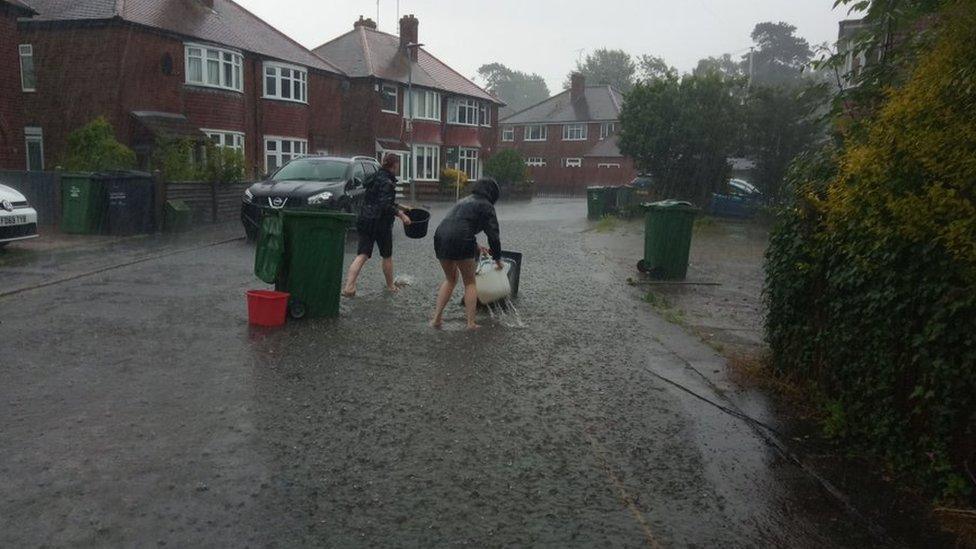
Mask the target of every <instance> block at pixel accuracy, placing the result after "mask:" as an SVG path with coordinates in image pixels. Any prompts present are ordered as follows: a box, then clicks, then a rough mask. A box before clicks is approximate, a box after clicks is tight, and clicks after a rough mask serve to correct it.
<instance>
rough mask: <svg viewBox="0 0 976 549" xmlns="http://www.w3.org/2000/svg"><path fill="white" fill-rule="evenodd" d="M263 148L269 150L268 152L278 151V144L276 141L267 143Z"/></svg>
mask: <svg viewBox="0 0 976 549" xmlns="http://www.w3.org/2000/svg"><path fill="white" fill-rule="evenodd" d="M265 148H266V149H267V150H269V151H276V150H278V142H277V141H268V142H267V143H266V144H265Z"/></svg>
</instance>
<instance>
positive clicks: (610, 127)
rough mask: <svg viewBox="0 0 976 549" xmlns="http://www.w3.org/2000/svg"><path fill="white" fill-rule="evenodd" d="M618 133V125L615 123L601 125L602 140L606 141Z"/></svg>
mask: <svg viewBox="0 0 976 549" xmlns="http://www.w3.org/2000/svg"><path fill="white" fill-rule="evenodd" d="M616 132H617V125H616V124H614V123H613V122H604V123H603V124H600V139H606V138H608V137H610V136H611V135H613V134H614V133H616Z"/></svg>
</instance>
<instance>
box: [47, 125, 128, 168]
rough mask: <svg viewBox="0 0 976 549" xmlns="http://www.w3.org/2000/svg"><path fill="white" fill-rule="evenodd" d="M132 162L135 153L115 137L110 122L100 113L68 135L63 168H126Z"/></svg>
mask: <svg viewBox="0 0 976 549" xmlns="http://www.w3.org/2000/svg"><path fill="white" fill-rule="evenodd" d="M135 165H136V153H135V152H133V151H132V149H130V148H128V147H126V146H125V145H123V144H122V143H119V141H118V140H117V139H115V130H114V129H113V128H112V124H110V123H109V121H108V120H106V119H105V117H103V116H99V117H98V118H96V119H94V120H92V121H91V122H89V123H88V124H86V125H84V126H82V127H80V128H78V129H77V130H75V131H73V132H71V133H70V134H68V151H67V153H66V155H65V159H64V166H63V168H64V169H65V170H68V171H72V172H101V171H111V170H128V169H132V168H134V167H135Z"/></svg>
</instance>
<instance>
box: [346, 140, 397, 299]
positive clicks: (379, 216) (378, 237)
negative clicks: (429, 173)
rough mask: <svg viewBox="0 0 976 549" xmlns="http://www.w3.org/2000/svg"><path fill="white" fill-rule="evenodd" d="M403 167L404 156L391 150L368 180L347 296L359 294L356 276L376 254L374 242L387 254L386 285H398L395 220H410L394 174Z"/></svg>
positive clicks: (358, 223) (350, 268) (357, 227)
mask: <svg viewBox="0 0 976 549" xmlns="http://www.w3.org/2000/svg"><path fill="white" fill-rule="evenodd" d="M399 171H400V157H399V156H397V155H395V154H388V155H386V156H385V157H384V158H383V165H382V167H381V168H380V169H379V171H377V172H376V174H375V175H373V176H371V177H370V178H369V179H367V180H366V182H365V187H366V193H365V195H364V197H363V204H362V207H361V208H360V210H359V218H358V219H357V220H356V232H357V233H359V247H358V250H357V255H356V259H354V260H353V262H352V265H350V266H349V274H348V276H347V277H346V286H345V288H344V289H343V290H342V295H344V296H346V297H353V296H355V295H356V280H357V279H358V278H359V273H360V272H361V271H362V270H363V265H365V264H366V262H367V261H368V260H369V258H370V257H372V256H373V247H374V246H375V247H378V248H379V250H380V257H382V258H383V276H384V277H386V289H387V290H389V291H391V292H396V291H397V289H398V288H397V286H396V284H395V283H394V279H393V220H394V218H397V217H398V218H400V220H401V221H403V224H404V225H409V224H410V218H409V217H408V216H407V215H406V214H405V213H403V212H402V211H401V210H400V208H399V207H398V206H397V204H396V183H397V178H396V176H395V175H394V174H395V173H398V172H399Z"/></svg>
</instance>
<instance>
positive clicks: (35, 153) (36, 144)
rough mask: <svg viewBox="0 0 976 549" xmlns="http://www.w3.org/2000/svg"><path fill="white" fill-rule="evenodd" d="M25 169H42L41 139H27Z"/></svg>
mask: <svg viewBox="0 0 976 549" xmlns="http://www.w3.org/2000/svg"><path fill="white" fill-rule="evenodd" d="M27 169H28V170H31V171H39V170H43V169H44V155H43V154H42V153H41V141H40V140H38V139H28V140H27Z"/></svg>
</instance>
